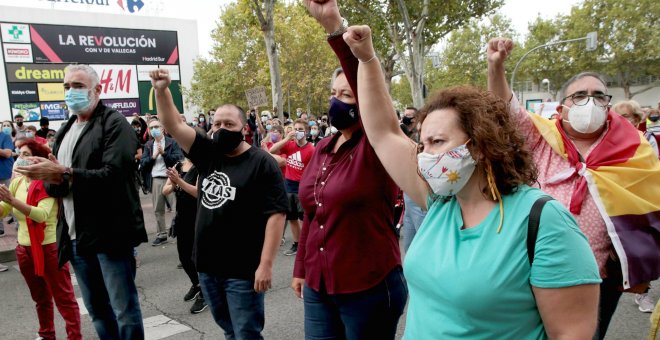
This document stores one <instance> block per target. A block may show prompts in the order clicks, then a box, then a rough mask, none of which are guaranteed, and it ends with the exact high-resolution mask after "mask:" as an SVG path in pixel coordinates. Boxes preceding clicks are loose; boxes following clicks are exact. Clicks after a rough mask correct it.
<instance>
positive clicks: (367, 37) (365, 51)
mask: <svg viewBox="0 0 660 340" xmlns="http://www.w3.org/2000/svg"><path fill="white" fill-rule="evenodd" d="M344 41H345V42H346V44H348V47H350V48H351V52H353V55H354V56H355V57H356V58H358V60H360V61H362V62H367V61H370V60H371V59H373V57H374V56H375V55H376V51H374V46H373V43H372V41H371V28H369V26H351V27H349V28H348V30H346V33H344Z"/></svg>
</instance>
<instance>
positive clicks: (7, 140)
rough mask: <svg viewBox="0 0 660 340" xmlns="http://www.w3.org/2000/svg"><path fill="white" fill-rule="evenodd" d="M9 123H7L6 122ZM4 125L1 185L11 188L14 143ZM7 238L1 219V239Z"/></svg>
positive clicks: (2, 268) (1, 268) (0, 267)
mask: <svg viewBox="0 0 660 340" xmlns="http://www.w3.org/2000/svg"><path fill="white" fill-rule="evenodd" d="M5 123H7V122H5ZM5 123H3V128H2V132H0V185H4V186H9V183H10V182H11V177H12V176H11V175H12V169H13V168H14V149H15V146H14V142H12V140H11V133H12V131H11V128H10V127H9V126H5ZM3 236H5V225H4V222H3V221H2V219H0V237H3ZM6 268H7V267H6V266H4V265H3V264H0V271H6V270H7V269H6Z"/></svg>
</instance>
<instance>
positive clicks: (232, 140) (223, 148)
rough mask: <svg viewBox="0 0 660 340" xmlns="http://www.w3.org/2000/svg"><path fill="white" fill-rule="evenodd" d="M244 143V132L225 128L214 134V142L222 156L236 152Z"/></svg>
mask: <svg viewBox="0 0 660 340" xmlns="http://www.w3.org/2000/svg"><path fill="white" fill-rule="evenodd" d="M242 141H243V132H242V131H230V130H227V129H224V128H223V129H220V130H218V131H216V132H215V133H214V134H213V142H214V143H215V147H216V149H217V150H218V152H220V153H221V154H228V153H230V152H232V151H234V150H236V148H237V147H238V146H239V145H240V144H241V142H242Z"/></svg>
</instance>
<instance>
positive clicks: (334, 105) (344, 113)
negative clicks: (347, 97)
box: [328, 97, 360, 130]
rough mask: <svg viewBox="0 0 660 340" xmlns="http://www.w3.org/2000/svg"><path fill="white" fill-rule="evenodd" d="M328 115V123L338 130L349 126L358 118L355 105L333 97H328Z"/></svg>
mask: <svg viewBox="0 0 660 340" xmlns="http://www.w3.org/2000/svg"><path fill="white" fill-rule="evenodd" d="M328 117H330V123H331V124H332V125H333V126H334V127H336V128H337V129H339V130H343V129H346V128H349V127H351V126H353V125H355V124H356V123H357V122H358V121H359V120H360V116H359V115H358V107H357V105H355V104H347V103H344V102H342V101H341V100H339V99H337V98H335V97H332V99H330V109H329V110H328Z"/></svg>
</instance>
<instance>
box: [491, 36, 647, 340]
mask: <svg viewBox="0 0 660 340" xmlns="http://www.w3.org/2000/svg"><path fill="white" fill-rule="evenodd" d="M512 48H513V43H512V42H511V40H509V39H504V38H495V39H492V40H491V41H490V42H489V44H488V50H487V51H488V52H487V55H488V89H489V90H491V91H493V93H495V94H496V95H497V96H498V97H500V98H501V99H503V100H505V101H509V102H510V111H511V115H512V118H513V119H514V121H515V122H516V125H517V130H518V131H520V132H522V134H523V136H524V137H525V140H526V142H527V143H526V144H527V147H528V148H529V149H530V150H531V151H532V155H533V157H534V162H535V163H536V166H537V168H538V169H539V170H540V171H539V177H538V182H539V185H540V187H541V188H542V189H543V190H544V191H545V192H547V193H548V194H550V195H551V196H553V197H554V198H555V199H557V200H558V201H559V202H560V203H562V204H563V205H564V206H566V207H567V208H569V210H570V212H571V213H572V214H573V216H574V217H575V218H576V220H577V222H578V225H579V226H580V228H581V229H582V231H583V232H584V234H585V235H586V236H587V238H588V240H589V244H590V246H591V249H592V251H593V253H594V255H595V257H596V262H597V263H598V267H599V271H600V275H601V277H602V278H603V282H602V283H601V285H600V302H599V317H598V320H599V325H598V332H597V334H596V338H597V339H603V338H604V337H605V333H606V332H607V327H608V325H609V323H610V320H611V318H612V315H613V314H614V312H615V310H616V306H617V304H618V301H619V298H620V297H621V293H622V291H623V290H626V291H627V292H633V293H644V292H645V291H646V289H647V288H648V283H649V282H650V281H653V280H656V279H657V278H658V276H660V247H658V244H659V243H660V234H659V233H658V232H657V230H659V229H660V220H659V219H657V218H656V217H655V216H657V214H658V212H659V211H660V201H658V199H657V193H658V192H660V162H659V161H658V157H657V156H656V155H655V154H654V153H653V150H652V149H651V147H650V145H649V143H648V142H647V141H646V139H645V138H644V137H643V136H640V134H639V132H638V131H637V129H635V128H634V127H633V126H632V125H631V124H629V123H628V122H627V121H626V120H625V118H623V117H621V116H619V115H617V114H614V113H613V112H608V108H609V103H610V100H611V99H612V96H611V95H608V94H607V84H606V82H605V81H604V80H603V79H602V78H601V77H600V76H599V75H598V74H596V73H592V72H583V73H580V74H578V75H575V76H573V77H572V78H571V79H569V80H568V81H567V82H566V83H565V84H564V85H563V86H562V88H561V89H560V91H559V98H561V100H560V106H558V107H557V112H558V113H559V117H560V119H557V120H548V119H545V118H543V117H541V116H539V115H536V114H528V113H527V112H525V110H523V109H522V108H521V107H520V105H519V103H518V100H517V99H516V97H515V96H514V95H513V93H512V92H511V89H510V88H509V86H508V84H507V81H506V75H505V71H504V61H505V60H506V59H507V57H508V56H509V55H510V53H511V50H512ZM633 216H634V217H633Z"/></svg>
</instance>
